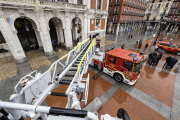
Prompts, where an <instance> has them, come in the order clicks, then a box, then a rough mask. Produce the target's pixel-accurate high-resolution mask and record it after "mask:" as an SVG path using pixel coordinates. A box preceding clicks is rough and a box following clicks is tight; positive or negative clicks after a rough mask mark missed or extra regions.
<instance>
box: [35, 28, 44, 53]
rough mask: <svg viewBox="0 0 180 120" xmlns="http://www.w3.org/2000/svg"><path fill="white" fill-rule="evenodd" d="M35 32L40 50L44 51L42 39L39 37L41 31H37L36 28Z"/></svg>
mask: <svg viewBox="0 0 180 120" xmlns="http://www.w3.org/2000/svg"><path fill="white" fill-rule="evenodd" d="M33 29H34V31H35V34H36V38H37V41H38V44H39V49H42V50H43V45H42V40H41V37H40V35H39V30H38V29H36V28H33Z"/></svg>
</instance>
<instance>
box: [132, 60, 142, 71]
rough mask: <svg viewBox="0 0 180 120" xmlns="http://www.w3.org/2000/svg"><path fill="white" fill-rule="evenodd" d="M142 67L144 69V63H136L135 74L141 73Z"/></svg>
mask: <svg viewBox="0 0 180 120" xmlns="http://www.w3.org/2000/svg"><path fill="white" fill-rule="evenodd" d="M141 67H142V62H140V63H135V65H134V70H133V71H134V72H140V69H141Z"/></svg>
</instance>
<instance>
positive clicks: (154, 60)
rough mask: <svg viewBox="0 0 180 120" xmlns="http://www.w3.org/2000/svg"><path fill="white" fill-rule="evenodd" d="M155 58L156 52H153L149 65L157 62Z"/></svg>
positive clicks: (156, 57)
mask: <svg viewBox="0 0 180 120" xmlns="http://www.w3.org/2000/svg"><path fill="white" fill-rule="evenodd" d="M157 59H158V56H157V53H153V57H152V60H151V62H150V66H153V65H154V64H155V63H156V62H157Z"/></svg>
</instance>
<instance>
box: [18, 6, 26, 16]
mask: <svg viewBox="0 0 180 120" xmlns="http://www.w3.org/2000/svg"><path fill="white" fill-rule="evenodd" d="M18 13H19V14H20V16H24V14H25V10H24V8H18Z"/></svg>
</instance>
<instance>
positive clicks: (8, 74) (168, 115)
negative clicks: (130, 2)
mask: <svg viewBox="0 0 180 120" xmlns="http://www.w3.org/2000/svg"><path fill="white" fill-rule="evenodd" d="M129 34H131V35H133V38H132V39H129V38H128V35H129ZM129 34H119V35H118V36H115V35H111V34H107V35H106V37H105V38H100V39H101V51H105V50H110V49H111V48H112V47H114V46H115V47H116V48H121V46H122V45H123V44H124V45H125V49H127V50H130V51H133V52H137V53H140V52H141V51H143V52H144V53H145V55H148V54H149V53H150V52H152V51H151V49H150V46H149V47H148V48H147V50H146V51H144V50H143V49H144V46H145V44H146V43H149V44H152V43H153V41H152V34H153V33H152V32H146V31H144V30H142V31H132V32H131V33H129ZM164 37H165V35H164V36H163V35H161V36H159V38H158V40H159V39H162V38H164ZM179 38H180V37H178V36H177V38H176V39H174V40H173V42H174V43H177V44H179V45H180V41H179V40H178V39H179ZM137 39H142V40H143V45H142V47H141V48H140V49H138V48H137V46H134V44H135V41H136V40H137ZM169 39H170V37H165V40H164V41H169ZM67 52H68V51H65V50H63V49H61V51H56V52H55V55H54V56H52V57H46V56H44V54H43V53H42V51H38V52H36V51H31V52H27V53H26V56H27V57H28V60H29V61H28V62H27V63H24V64H21V65H16V63H15V61H14V59H13V57H12V56H8V57H5V58H0V64H1V66H0V100H3V101H9V97H10V95H11V94H12V93H14V90H13V88H14V86H15V85H16V84H17V82H18V81H19V80H20V78H22V77H23V76H25V75H26V74H28V73H30V72H32V71H33V70H37V71H38V72H41V73H43V72H45V71H46V70H47V69H48V68H49V67H50V65H51V64H52V63H53V62H54V61H55V60H57V59H58V58H60V57H61V56H63V55H64V54H66V53H67ZM169 55H172V56H174V57H177V58H178V59H179V57H178V56H176V55H173V54H171V53H164V54H163V57H162V59H161V60H160V62H159V64H158V65H157V66H154V67H150V66H149V64H148V63H146V62H145V63H144V64H143V67H142V72H141V75H140V77H139V79H138V81H137V82H136V83H135V84H134V85H133V86H129V85H127V84H125V83H118V82H116V81H115V80H114V79H113V78H112V77H110V76H108V75H106V74H104V73H103V74H101V75H100V76H99V77H98V78H97V80H93V79H92V77H94V76H95V75H96V74H97V73H99V70H97V69H95V68H93V67H91V66H89V70H88V72H87V74H85V75H84V76H83V77H84V78H86V77H87V75H88V74H89V75H90V85H89V96H88V104H89V103H90V102H91V101H92V100H94V99H95V98H96V97H98V98H99V99H100V100H101V101H102V103H103V106H102V107H101V108H100V109H99V110H98V111H97V112H98V115H99V117H100V115H104V114H110V115H111V116H113V117H115V116H116V113H117V111H118V109H119V108H124V109H125V110H126V111H127V113H128V115H129V117H130V119H132V120H167V119H172V120H179V119H180V115H179V112H178V111H179V107H180V104H178V103H179V102H180V97H179V94H178V93H179V91H180V89H179V88H180V84H179V82H178V81H180V80H179V76H180V75H179V73H178V71H177V70H176V69H177V67H178V66H177V65H176V66H174V68H173V69H172V70H171V71H167V70H163V69H162V66H163V65H164V63H165V59H166V57H167V56H169ZM67 87H68V86H67V85H61V86H59V87H57V88H56V89H54V90H53V92H61V93H63V92H65V90H66V89H67ZM66 103H67V98H64V97H55V96H48V97H47V98H46V103H45V104H43V105H48V106H51V107H62V108H64V107H65V106H66ZM85 106H86V105H85V104H84V102H81V108H84V107H85Z"/></svg>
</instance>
